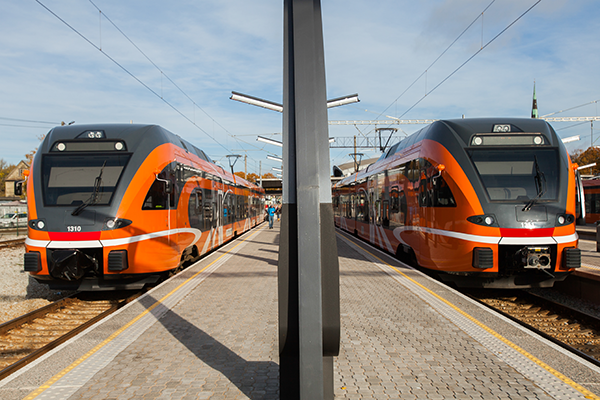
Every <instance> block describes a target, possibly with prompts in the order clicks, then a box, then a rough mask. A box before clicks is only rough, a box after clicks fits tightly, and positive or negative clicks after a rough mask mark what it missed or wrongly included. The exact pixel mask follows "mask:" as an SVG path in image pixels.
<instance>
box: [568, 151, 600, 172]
mask: <svg viewBox="0 0 600 400" xmlns="http://www.w3.org/2000/svg"><path fill="white" fill-rule="evenodd" d="M571 161H572V162H574V163H577V164H579V166H580V167H582V166H584V165H588V164H593V163H596V166H595V167H592V168H586V169H585V170H581V173H582V174H585V175H598V174H600V149H599V148H597V147H589V148H588V149H587V150H585V151H583V150H576V151H574V152H573V154H572V155H571Z"/></svg>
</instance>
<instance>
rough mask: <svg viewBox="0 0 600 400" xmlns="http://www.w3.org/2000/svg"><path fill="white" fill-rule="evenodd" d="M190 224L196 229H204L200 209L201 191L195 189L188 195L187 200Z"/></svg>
mask: <svg viewBox="0 0 600 400" xmlns="http://www.w3.org/2000/svg"><path fill="white" fill-rule="evenodd" d="M188 212H189V218H190V226H191V227H192V228H196V229H204V218H203V217H204V210H203V209H202V191H201V190H200V189H195V190H194V191H193V192H192V194H191V195H190V201H189V207H188Z"/></svg>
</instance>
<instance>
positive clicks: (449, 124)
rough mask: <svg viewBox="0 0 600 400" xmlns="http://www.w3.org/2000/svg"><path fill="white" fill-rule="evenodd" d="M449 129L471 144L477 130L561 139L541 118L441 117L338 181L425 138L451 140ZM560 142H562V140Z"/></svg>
mask: <svg viewBox="0 0 600 400" xmlns="http://www.w3.org/2000/svg"><path fill="white" fill-rule="evenodd" d="M498 129H501V130H498ZM449 131H450V132H452V133H454V135H450V136H454V137H456V138H458V139H459V141H461V142H462V143H461V146H462V147H467V146H469V144H468V143H470V140H471V137H472V136H473V135H474V134H477V133H480V134H485V133H492V134H493V133H500V134H502V133H543V134H545V136H546V137H547V138H548V140H549V142H550V144H551V145H554V146H556V145H558V143H559V142H560V139H559V138H558V136H557V135H556V133H555V132H554V130H553V129H552V127H551V126H550V124H548V123H547V122H546V121H544V120H541V119H535V118H514V117H494V118H461V119H447V120H438V121H435V122H433V123H432V124H430V125H427V126H425V127H424V128H422V129H420V130H418V131H416V132H415V133H413V134H412V135H410V136H408V137H406V138H405V139H403V140H401V141H400V142H397V143H395V144H393V145H392V146H390V148H389V149H388V150H387V151H386V152H384V153H383V154H382V155H381V157H380V158H379V160H377V162H375V163H374V164H372V165H370V166H369V167H367V168H366V169H364V170H362V171H359V172H358V173H356V174H353V175H351V176H350V177H346V178H344V179H342V180H341V181H340V182H338V184H339V185H344V184H347V183H349V182H351V181H353V180H355V179H362V178H364V177H365V176H368V175H370V174H371V173H372V172H374V171H377V170H379V169H380V167H381V166H382V165H384V164H386V162H385V159H386V158H388V157H390V156H392V155H394V154H397V153H401V152H404V151H410V149H411V148H412V147H413V145H415V144H417V143H419V142H420V141H421V140H423V139H432V140H436V141H440V142H442V143H443V142H445V141H447V140H450V139H449V137H448V133H449ZM560 143H561V144H562V142H560ZM338 184H336V185H338Z"/></svg>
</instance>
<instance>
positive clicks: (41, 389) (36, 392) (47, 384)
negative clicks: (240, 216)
mask: <svg viewBox="0 0 600 400" xmlns="http://www.w3.org/2000/svg"><path fill="white" fill-rule="evenodd" d="M264 229H265V228H264V227H261V228H259V230H258V231H256V232H254V233H253V234H252V235H250V236H248V237H247V238H245V239H244V240H242V241H241V242H239V243H238V244H236V245H235V246H233V247H232V248H231V249H229V250H228V251H227V252H225V253H223V254H222V255H221V256H219V258H217V259H216V260H214V261H213V262H211V263H210V264H208V265H207V266H206V267H204V268H202V269H201V270H200V271H198V272H196V273H195V274H194V275H192V276H191V277H190V278H188V279H186V280H185V281H184V282H183V283H181V284H180V285H179V286H177V287H176V288H175V289H173V290H171V291H170V292H169V293H167V294H166V295H164V296H163V298H162V299H160V300H158V301H156V303H154V304H153V305H152V306H150V307H149V308H147V309H146V310H145V311H143V312H142V313H140V314H139V315H138V316H137V317H135V318H134V319H132V320H131V321H129V322H128V323H127V324H125V325H123V326H122V327H121V328H120V329H118V330H117V331H115V332H114V333H113V334H112V335H110V336H109V337H108V338H106V339H105V340H104V341H103V342H101V343H100V344H98V345H96V347H94V348H93V349H91V350H90V351H88V352H87V353H85V354H84V355H83V356H81V357H80V358H79V359H78V360H76V361H74V362H73V363H72V364H71V365H69V366H68V367H66V368H65V369H63V370H62V371H60V372H59V373H58V374H56V375H54V376H53V377H52V378H50V379H49V380H48V381H46V382H45V383H44V384H42V385H41V386H40V387H38V388H37V389H36V390H34V391H33V392H31V393H30V394H28V395H27V397H25V398H24V399H23V400H30V399H34V398H36V397H37V396H39V395H40V394H42V393H43V392H44V391H46V390H47V389H49V388H50V387H51V386H52V385H53V384H55V383H56V382H57V381H58V380H59V379H61V378H62V377H63V376H65V375H66V374H68V373H69V372H70V371H71V370H73V369H74V368H75V367H77V366H78V365H79V364H81V363H82V362H84V361H85V360H87V359H88V358H89V357H91V356H92V355H94V353H96V352H97V351H98V350H100V349H101V348H102V347H104V346H106V345H107V344H108V343H110V342H111V341H113V340H114V339H115V338H116V337H117V336H119V335H120V334H121V333H123V332H124V331H125V330H126V329H127V328H129V327H130V326H131V325H133V324H135V323H136V322H137V321H139V320H140V319H141V318H142V317H143V316H145V315H146V314H148V313H149V312H150V311H152V310H153V309H154V308H156V307H157V306H158V305H159V304H162V302H163V301H165V300H166V299H167V298H168V297H170V296H171V295H172V294H173V293H175V292H176V291H178V290H179V289H180V288H181V287H182V286H183V285H185V284H186V283H188V282H189V281H191V280H192V279H194V278H195V277H197V276H198V275H200V274H201V273H202V272H204V271H205V270H206V269H207V268H208V267H210V266H211V265H213V264H215V263H216V262H217V261H219V260H220V259H221V258H223V257H225V256H226V255H227V254H229V253H231V252H232V251H233V250H234V249H235V248H237V247H238V246H240V245H242V243H244V242H245V241H247V240H249V239H250V238H252V237H254V236H256V235H257V234H258V233H259V232H260V231H263V230H264Z"/></svg>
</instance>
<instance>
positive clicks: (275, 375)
mask: <svg viewBox="0 0 600 400" xmlns="http://www.w3.org/2000/svg"><path fill="white" fill-rule="evenodd" d="M213 275H214V273H213ZM140 303H142V304H143V305H144V306H145V307H146V308H150V307H152V306H153V305H154V304H155V303H156V300H155V299H154V298H153V297H151V296H146V297H144V298H143V299H141V300H140ZM165 309H166V307H165V306H164V305H163V304H162V303H159V304H158V305H157V306H156V307H154V308H153V309H152V310H151V311H150V312H151V313H152V314H153V315H154V316H155V317H157V319H158V321H159V322H160V323H161V324H162V325H163V326H164V327H165V328H166V329H167V331H169V333H170V334H171V335H172V336H173V337H174V338H175V339H177V340H178V341H179V342H180V343H181V344H183V345H184V346H185V347H186V348H187V349H188V350H189V351H190V352H191V353H192V354H194V355H195V356H196V357H197V358H198V359H199V360H200V361H202V362H203V363H205V364H206V365H208V366H209V367H210V368H212V369H214V370H216V371H218V372H220V373H221V374H223V376H224V377H225V378H227V379H228V380H229V381H230V382H231V383H232V384H234V385H235V386H236V387H237V388H238V389H239V390H240V391H241V392H242V393H244V395H246V396H248V398H249V399H253V400H256V399H265V398H269V399H273V398H278V396H279V365H278V364H277V363H275V362H273V361H247V360H245V359H243V358H242V357H240V356H239V355H237V354H236V353H235V352H233V351H232V350H231V349H229V348H228V347H227V346H225V345H224V344H223V343H221V342H219V341H218V340H215V339H214V338H213V337H212V336H210V335H209V334H207V333H206V332H204V331H203V330H202V329H200V328H198V327H197V326H195V325H193V324H192V323H190V322H189V321H188V320H186V319H184V318H182V317H180V316H179V315H178V314H177V313H175V312H173V311H172V310H169V309H166V310H165Z"/></svg>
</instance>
